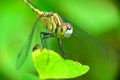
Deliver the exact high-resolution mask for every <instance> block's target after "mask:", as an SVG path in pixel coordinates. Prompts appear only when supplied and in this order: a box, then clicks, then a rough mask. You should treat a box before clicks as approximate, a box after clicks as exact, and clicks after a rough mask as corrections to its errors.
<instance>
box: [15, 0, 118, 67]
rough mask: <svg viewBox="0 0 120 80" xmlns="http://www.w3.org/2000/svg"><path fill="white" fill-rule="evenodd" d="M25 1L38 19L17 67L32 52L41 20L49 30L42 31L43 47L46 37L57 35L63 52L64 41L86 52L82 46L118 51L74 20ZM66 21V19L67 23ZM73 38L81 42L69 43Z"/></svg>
mask: <svg viewBox="0 0 120 80" xmlns="http://www.w3.org/2000/svg"><path fill="white" fill-rule="evenodd" d="M24 1H25V3H26V4H27V5H28V6H29V7H30V8H31V9H32V10H33V11H34V12H35V14H36V15H37V17H38V19H37V20H36V22H35V24H34V27H33V29H32V31H31V33H30V35H29V36H28V39H27V40H26V42H25V44H24V46H23V48H22V49H21V51H20V52H19V54H18V61H17V66H16V67H17V69H19V68H21V66H22V65H23V63H24V62H25V60H26V58H27V56H28V54H29V53H30V52H29V51H30V50H32V49H31V47H30V46H31V42H32V38H33V34H34V31H35V29H36V25H37V23H39V22H40V23H41V26H42V27H43V28H45V29H47V30H48V31H49V32H40V36H41V43H42V46H43V48H45V47H46V46H45V44H44V40H45V39H47V38H50V37H57V39H58V45H59V48H60V50H61V52H62V53H63V54H64V53H66V52H65V51H64V48H63V44H62V41H64V43H66V44H67V43H68V44H67V45H69V46H71V45H72V47H76V48H74V49H75V51H78V52H79V51H82V52H83V53H86V52H85V51H86V49H85V50H83V48H81V47H84V48H88V46H90V45H94V47H93V48H92V49H94V48H96V47H97V49H98V50H97V51H98V52H99V53H109V51H115V52H116V51H117V50H116V49H114V48H112V47H108V46H106V45H104V43H102V42H101V41H99V40H97V39H96V38H95V37H93V36H92V35H91V34H90V33H88V32H86V31H85V30H83V29H82V28H81V27H79V26H78V25H76V24H74V23H73V22H72V21H69V20H67V19H66V18H63V17H61V16H60V15H58V14H57V13H53V12H42V11H40V10H39V9H37V8H36V7H34V6H33V4H32V3H31V2H30V1H29V0H24ZM63 19H64V20H63ZM64 21H66V23H65V22H64ZM75 30H76V31H75ZM65 38H67V39H65ZM62 39H63V40H62ZM73 39H74V41H76V42H80V44H79V43H78V44H74V43H69V42H70V41H72V40H73ZM79 45H80V46H81V47H80V48H79V50H78V48H77V47H78V46H79ZM72 47H71V48H72ZM88 50H89V49H88ZM66 51H67V53H70V52H72V50H71V49H67V47H66Z"/></svg>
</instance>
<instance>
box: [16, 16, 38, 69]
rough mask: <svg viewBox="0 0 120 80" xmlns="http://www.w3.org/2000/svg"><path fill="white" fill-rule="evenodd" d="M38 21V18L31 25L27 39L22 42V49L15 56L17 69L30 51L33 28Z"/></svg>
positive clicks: (34, 28)
mask: <svg viewBox="0 0 120 80" xmlns="http://www.w3.org/2000/svg"><path fill="white" fill-rule="evenodd" d="M38 21H39V18H38V19H37V20H36V22H35V24H34V26H33V29H32V31H31V33H30V34H29V36H28V38H27V40H26V41H25V43H24V46H23V47H22V49H21V50H20V52H19V54H18V56H17V64H16V69H19V68H21V66H22V65H23V63H24V62H25V60H26V58H27V56H28V54H29V53H30V52H32V48H31V45H32V42H33V40H32V39H33V36H34V33H35V30H36V27H37V23H38ZM37 34H38V33H37Z"/></svg>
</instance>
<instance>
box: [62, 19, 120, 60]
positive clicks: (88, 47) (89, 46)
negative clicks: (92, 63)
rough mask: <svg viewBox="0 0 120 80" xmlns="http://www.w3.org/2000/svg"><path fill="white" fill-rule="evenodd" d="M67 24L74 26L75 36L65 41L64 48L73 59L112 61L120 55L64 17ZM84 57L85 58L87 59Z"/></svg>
mask: <svg viewBox="0 0 120 80" xmlns="http://www.w3.org/2000/svg"><path fill="white" fill-rule="evenodd" d="M63 20H64V21H65V22H69V23H70V24H71V25H72V26H73V34H72V36H71V37H70V38H68V39H64V40H63V47H64V49H65V50H66V52H67V53H68V54H69V53H71V54H70V55H71V56H72V58H73V57H74V58H81V59H82V58H83V56H82V55H85V56H87V55H90V56H95V55H96V54H97V55H98V56H100V57H102V58H105V59H106V58H108V59H110V58H111V56H116V55H118V53H120V52H119V51H118V50H117V49H115V48H113V47H111V46H110V45H107V44H106V43H105V42H104V41H102V40H99V39H97V38H96V37H94V36H93V35H92V34H90V33H88V32H87V31H85V30H84V29H82V28H81V27H80V26H79V25H76V24H74V23H73V22H72V21H70V20H68V19H66V18H64V17H63ZM85 56H84V57H85Z"/></svg>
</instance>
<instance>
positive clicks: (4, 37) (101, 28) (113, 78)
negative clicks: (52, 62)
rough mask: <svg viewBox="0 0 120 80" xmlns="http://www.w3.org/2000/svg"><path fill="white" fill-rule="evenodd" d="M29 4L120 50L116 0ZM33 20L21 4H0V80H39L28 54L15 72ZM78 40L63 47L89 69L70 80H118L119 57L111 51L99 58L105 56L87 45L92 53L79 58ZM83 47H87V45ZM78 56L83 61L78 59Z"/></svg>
mask: <svg viewBox="0 0 120 80" xmlns="http://www.w3.org/2000/svg"><path fill="white" fill-rule="evenodd" d="M31 1H32V2H33V4H35V6H36V7H37V8H39V9H41V10H43V11H48V12H49V11H50V12H57V13H59V14H61V15H63V16H64V17H66V18H67V19H70V20H71V21H72V22H73V23H75V24H77V25H80V26H81V27H82V28H83V29H85V30H86V31H88V32H90V33H92V34H93V35H95V36H96V37H97V38H100V39H102V40H103V41H105V42H106V43H107V44H110V45H111V46H113V47H114V48H116V49H119V50H120V1H119V0H59V1H57V0H31ZM36 18H37V17H36V15H35V14H34V13H33V12H32V10H31V9H30V8H29V7H28V6H27V5H26V4H25V3H24V1H23V0H1V1H0V80H38V77H37V72H36V70H35V68H34V65H33V63H32V59H31V55H30V54H29V56H28V58H27V60H26V61H25V63H24V65H23V67H22V68H21V69H20V70H16V60H17V55H18V53H19V51H20V49H21V47H22V46H23V44H24V42H25V40H26V38H27V36H28V35H29V33H30V31H31V29H32V27H33V24H34V23H35V20H36ZM89 38H90V37H89ZM79 40H80V39H79ZM79 40H76V39H75V40H74V37H73V40H71V41H70V40H69V41H68V42H69V43H68V44H64V45H65V46H66V47H67V48H68V49H71V48H74V49H73V51H71V56H73V58H74V59H75V58H76V59H75V60H78V61H80V62H81V63H82V64H87V65H89V66H90V68H91V69H90V71H89V72H88V73H87V74H85V75H83V76H81V77H79V78H75V79H72V80H120V60H119V58H120V53H116V52H114V51H113V52H111V53H110V54H109V53H108V54H105V56H102V55H104V54H99V50H98V51H97V50H96V49H94V47H95V46H94V47H93V46H91V45H89V46H90V47H93V48H92V49H94V52H95V53H91V52H89V50H88V51H87V49H86V53H87V54H82V51H81V52H79V50H78V51H77V49H79V48H81V47H80V46H81V45H79V44H81V43H80V42H81V41H79ZM66 41H67V40H66ZM93 42H94V41H93ZM69 44H72V45H71V46H70V45H69ZM86 44H89V41H88V43H86ZM52 46H54V45H52ZM67 48H66V49H67ZM110 49H111V48H110ZM83 52H84V51H83ZM77 53H79V54H77ZM79 56H82V57H80V58H79ZM107 56H108V57H107ZM108 58H110V59H108ZM51 71H52V70H51Z"/></svg>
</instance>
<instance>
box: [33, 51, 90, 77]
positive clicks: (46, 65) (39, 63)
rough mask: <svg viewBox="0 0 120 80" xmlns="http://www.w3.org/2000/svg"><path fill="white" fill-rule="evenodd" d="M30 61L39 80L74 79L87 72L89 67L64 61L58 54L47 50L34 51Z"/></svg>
mask: <svg viewBox="0 0 120 80" xmlns="http://www.w3.org/2000/svg"><path fill="white" fill-rule="evenodd" d="M32 59H33V62H34V65H35V68H36V70H37V72H38V73H39V78H40V79H65V78H75V77H78V76H81V75H83V74H85V73H86V72H88V70H89V66H87V65H82V64H80V63H79V62H76V61H72V60H68V59H64V58H62V57H61V56H60V55H59V54H58V53H56V52H54V51H52V50H47V49H42V50H41V49H37V50H34V51H33V53H32Z"/></svg>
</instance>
